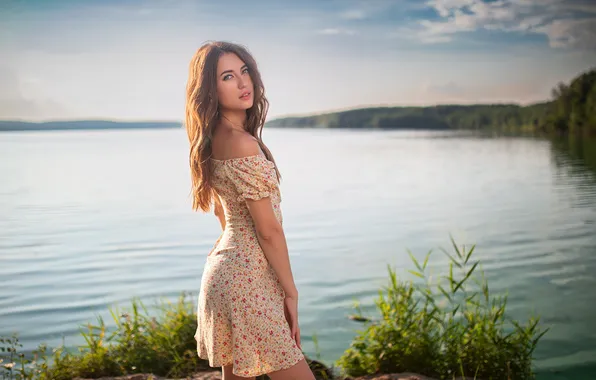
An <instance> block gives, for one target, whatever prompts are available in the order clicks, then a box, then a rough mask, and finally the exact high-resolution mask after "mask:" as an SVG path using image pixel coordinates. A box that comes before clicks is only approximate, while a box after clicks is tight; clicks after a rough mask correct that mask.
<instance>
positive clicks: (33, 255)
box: [0, 129, 596, 379]
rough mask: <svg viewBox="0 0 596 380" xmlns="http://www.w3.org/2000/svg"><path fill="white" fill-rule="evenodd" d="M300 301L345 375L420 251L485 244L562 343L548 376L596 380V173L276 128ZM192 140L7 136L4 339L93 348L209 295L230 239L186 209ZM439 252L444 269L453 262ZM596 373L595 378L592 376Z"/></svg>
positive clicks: (551, 162) (456, 143) (426, 137)
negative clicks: (385, 291) (149, 315)
mask: <svg viewBox="0 0 596 380" xmlns="http://www.w3.org/2000/svg"><path fill="white" fill-rule="evenodd" d="M264 137H265V142H266V143H267V144H268V145H269V147H270V148H271V150H272V151H273V152H274V154H275V156H276V160H277V162H278V165H279V167H280V169H281V172H282V176H283V182H282V193H283V194H282V195H283V203H282V207H283V212H284V227H285V230H286V236H287V239H288V245H289V248H290V254H291V259H292V265H293V270H294V272H295V276H296V281H297V285H298V288H299V290H300V293H301V301H300V322H301V329H302V333H303V346H304V349H305V351H306V353H307V354H309V355H312V356H314V355H315V346H314V344H313V341H312V335H313V334H316V335H317V337H318V341H319V349H320V352H321V355H322V359H323V360H324V361H326V362H327V363H331V362H333V361H334V360H336V359H338V358H339V357H340V355H341V354H342V352H343V351H344V350H345V349H346V348H347V347H348V346H349V344H350V342H351V340H352V338H353V336H354V334H355V331H356V330H357V329H360V328H361V327H362V326H361V325H359V324H358V323H356V322H353V321H350V320H348V318H347V316H348V315H349V314H351V313H352V312H353V311H354V310H353V309H352V305H353V302H354V301H355V300H358V301H360V303H361V304H362V306H364V308H365V310H373V305H374V303H373V302H374V299H375V298H376V296H377V291H378V289H379V287H380V286H382V285H384V284H385V281H386V278H387V276H386V274H387V271H386V266H387V264H390V265H392V266H394V267H396V268H397V270H398V273H399V274H402V275H406V273H407V270H408V269H411V268H412V265H411V264H410V259H409V258H408V255H407V252H406V250H407V249H410V250H411V251H412V252H413V253H414V254H415V255H416V256H419V257H422V256H423V255H424V254H425V253H426V252H427V251H428V250H429V249H437V248H439V247H445V248H448V247H449V234H452V235H453V237H454V238H455V239H456V241H457V242H458V243H460V244H477V253H476V255H477V258H478V259H481V260H482V263H483V266H484V270H485V272H486V274H487V278H488V281H489V284H490V286H491V290H492V291H493V292H495V293H500V292H502V293H504V292H506V291H509V294H510V296H509V308H508V310H509V312H510V314H511V315H512V316H514V317H517V318H521V319H524V318H527V317H528V316H530V315H531V313H533V312H535V313H538V314H540V315H541V316H542V321H543V323H544V324H545V325H547V326H549V327H550V328H551V331H550V332H549V333H548V334H547V335H546V336H545V337H544V338H543V340H542V341H541V345H539V347H538V349H537V351H536V356H537V361H536V365H537V366H538V368H539V371H540V375H541V376H540V378H544V379H547V378H548V379H588V378H592V376H591V374H596V298H595V296H594V288H595V287H596V277H595V275H594V273H595V272H596V175H595V174H594V171H592V170H590V169H589V168H588V167H586V166H585V165H584V164H583V163H582V161H581V160H578V159H575V158H573V156H571V155H569V154H567V153H566V152H565V151H564V150H560V149H558V148H555V147H553V146H552V144H551V143H550V142H548V141H541V140H534V139H528V138H480V137H474V136H466V135H461V134H456V133H451V132H448V133H444V132H404V131H399V132H395V131H392V132H387V131H382V132H377V131H337V130H335V131H316V130H298V129H296V130H273V129H270V130H266V131H265V133H264ZM187 150H188V147H187V140H186V135H185V132H184V131H183V130H174V129H170V130H138V131H59V132H29V133H3V134H0V178H1V183H2V186H1V187H0V335H9V334H10V333H12V332H14V331H16V332H18V333H19V336H20V338H21V341H22V343H23V344H24V346H25V347H24V348H25V349H27V350H30V349H34V348H36V347H37V345H38V344H39V343H41V342H46V343H48V344H49V345H50V346H57V345H60V344H61V343H62V339H63V338H64V339H65V342H66V344H67V345H72V346H74V345H77V344H83V343H84V342H83V341H82V338H81V337H80V336H79V328H80V326H81V325H82V324H84V323H86V322H92V323H95V322H96V316H97V315H101V316H102V317H103V318H104V320H105V321H107V322H108V323H110V324H112V325H113V322H112V318H111V316H110V314H109V307H114V306H119V307H121V308H126V307H127V306H128V305H129V302H130V300H131V298H132V297H140V298H141V299H142V300H143V302H145V303H146V304H147V305H151V304H153V303H154V302H155V301H156V300H158V299H160V298H162V299H163V298H166V299H171V300H172V301H176V299H177V298H178V296H179V295H180V293H181V292H182V291H187V292H190V293H192V294H193V297H194V296H196V294H197V293H198V290H199V284H200V275H201V273H202V270H203V265H204V262H205V258H206V254H207V253H208V251H209V249H210V248H211V246H212V245H213V243H214V242H215V239H216V238H217V237H218V236H219V233H220V231H219V224H218V222H217V220H216V218H215V217H214V216H213V215H204V214H198V213H193V212H192V211H191V210H190V204H191V200H190V197H189V186H190V180H189V173H188V168H187V161H188V153H187ZM443 257H444V256H441V253H440V252H438V250H437V253H436V256H435V257H434V258H433V260H432V263H431V264H432V265H433V267H435V268H439V269H441V268H444V267H445V265H444V264H445V260H444V258H443ZM594 378H596V375H594Z"/></svg>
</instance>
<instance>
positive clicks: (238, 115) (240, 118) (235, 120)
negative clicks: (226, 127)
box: [221, 110, 246, 130]
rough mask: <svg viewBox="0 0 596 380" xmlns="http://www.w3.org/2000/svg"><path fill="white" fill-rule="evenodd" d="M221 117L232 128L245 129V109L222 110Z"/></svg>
mask: <svg viewBox="0 0 596 380" xmlns="http://www.w3.org/2000/svg"><path fill="white" fill-rule="evenodd" d="M221 117H222V119H223V122H225V123H227V124H231V127H232V128H235V129H242V130H246V126H245V123H246V110H222V111H221Z"/></svg>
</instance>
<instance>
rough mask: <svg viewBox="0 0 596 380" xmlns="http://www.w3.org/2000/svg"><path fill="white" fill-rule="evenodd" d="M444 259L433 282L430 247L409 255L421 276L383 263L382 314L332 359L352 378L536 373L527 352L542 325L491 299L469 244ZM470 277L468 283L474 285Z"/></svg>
mask: <svg viewBox="0 0 596 380" xmlns="http://www.w3.org/2000/svg"><path fill="white" fill-rule="evenodd" d="M451 242H452V244H453V248H454V250H455V255H450V254H449V253H448V252H447V251H445V250H443V252H444V253H445V254H446V255H447V256H448V257H449V260H450V263H449V274H448V275H446V276H442V277H440V278H439V279H438V281H436V283H432V282H431V280H430V276H429V275H428V273H427V264H428V260H429V257H430V255H431V252H432V251H431V252H429V253H428V254H427V255H426V257H425V258H424V262H422V264H421V263H420V262H419V261H418V260H416V258H415V257H414V256H413V255H412V254H411V253H410V257H411V259H412V261H413V263H414V265H415V267H416V269H417V270H412V271H410V273H411V274H413V275H414V276H416V277H418V278H420V279H421V281H417V282H416V283H415V282H413V281H400V280H398V278H397V275H396V271H395V270H392V269H391V267H388V271H389V284H388V286H386V287H384V288H383V289H382V290H380V291H379V297H378V299H377V300H376V302H375V304H376V307H377V310H378V312H379V314H380V319H378V320H371V319H370V318H368V317H366V316H364V315H362V312H361V310H360V307H359V306H358V305H356V309H357V310H358V315H356V316H355V318H357V319H360V320H364V321H367V322H365V323H366V328H365V329H364V330H362V331H359V333H358V335H357V336H356V338H355V339H354V341H353V342H352V344H351V345H350V347H349V348H348V349H347V350H346V351H345V353H344V354H343V355H342V357H341V358H340V359H339V360H338V361H337V365H338V366H340V367H341V368H342V369H343V371H344V372H345V373H346V374H347V375H350V376H363V375H369V374H375V373H397V372H406V371H407V372H416V373H420V374H423V375H427V376H432V377H436V378H440V379H453V378H455V377H456V376H464V377H467V376H470V377H474V378H480V379H487V380H488V379H516V380H524V379H531V378H534V373H533V371H532V354H533V352H534V349H535V347H536V344H537V343H538V341H539V339H540V338H541V337H542V336H543V335H544V334H545V333H546V331H547V330H542V329H541V328H540V327H539V326H538V323H539V319H538V318H530V319H529V320H528V321H527V322H526V323H525V324H520V323H519V322H517V321H515V320H512V319H510V318H508V317H507V316H506V314H505V307H506V304H507V297H506V296H498V297H491V296H490V294H489V287H488V283H487V281H486V278H485V277H484V273H483V272H481V276H480V278H479V277H478V276H475V272H476V271H478V270H479V269H478V266H479V262H478V261H475V262H471V260H470V259H471V257H472V253H473V252H474V247H471V248H470V249H469V250H467V251H466V249H465V247H464V248H463V249H461V250H460V249H459V248H458V246H457V245H456V244H455V242H454V241H453V239H451ZM471 282H472V283H471Z"/></svg>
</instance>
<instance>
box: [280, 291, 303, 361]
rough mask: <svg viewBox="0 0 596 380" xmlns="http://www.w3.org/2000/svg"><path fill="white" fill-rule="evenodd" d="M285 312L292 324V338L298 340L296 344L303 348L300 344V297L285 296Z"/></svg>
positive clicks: (289, 322)
mask: <svg viewBox="0 0 596 380" xmlns="http://www.w3.org/2000/svg"><path fill="white" fill-rule="evenodd" d="M284 314H285V316H286V320H287V321H288V324H289V325H290V332H291V335H292V339H294V340H295V341H296V345H297V346H298V348H299V349H301V350H302V347H301V346H300V327H299V326H298V297H296V296H286V297H285V298H284Z"/></svg>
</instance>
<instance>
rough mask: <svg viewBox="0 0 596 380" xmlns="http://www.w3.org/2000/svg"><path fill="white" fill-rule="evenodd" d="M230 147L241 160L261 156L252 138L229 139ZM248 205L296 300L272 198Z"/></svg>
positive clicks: (271, 259) (272, 261) (281, 278)
mask: <svg viewBox="0 0 596 380" xmlns="http://www.w3.org/2000/svg"><path fill="white" fill-rule="evenodd" d="M230 146H231V147H233V149H234V151H235V154H236V155H238V156H241V157H242V156H253V155H257V154H259V152H260V149H259V145H258V143H257V141H256V140H255V139H254V138H252V137H251V136H239V137H238V138H234V139H230ZM246 205H247V207H248V211H249V212H250V215H251V217H252V219H253V222H254V224H255V229H256V232H257V239H258V241H259V244H260V245H261V248H262V249H263V252H264V253H265V257H266V258H267V260H268V261H269V263H270V264H271V266H272V267H273V270H274V271H275V274H276V275H277V278H278V279H279V282H280V284H281V286H282V288H283V290H284V292H285V293H286V297H293V298H297V297H298V290H297V288H296V285H295V283H294V276H293V275H292V269H291V266H290V257H289V255H288V246H287V243H286V237H285V234H284V231H283V228H282V226H281V224H280V223H279V221H278V220H277V218H276V216H275V212H274V211H273V205H272V204H271V198H269V197H266V198H262V199H259V200H252V199H246Z"/></svg>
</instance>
